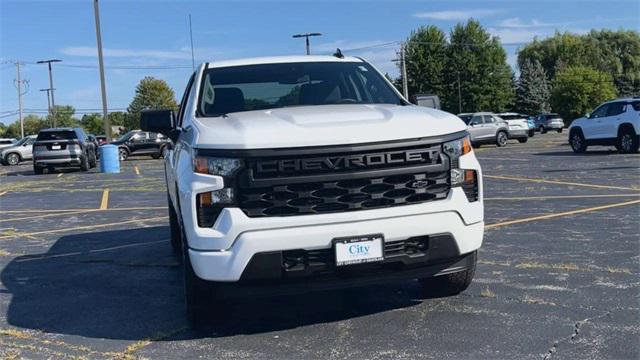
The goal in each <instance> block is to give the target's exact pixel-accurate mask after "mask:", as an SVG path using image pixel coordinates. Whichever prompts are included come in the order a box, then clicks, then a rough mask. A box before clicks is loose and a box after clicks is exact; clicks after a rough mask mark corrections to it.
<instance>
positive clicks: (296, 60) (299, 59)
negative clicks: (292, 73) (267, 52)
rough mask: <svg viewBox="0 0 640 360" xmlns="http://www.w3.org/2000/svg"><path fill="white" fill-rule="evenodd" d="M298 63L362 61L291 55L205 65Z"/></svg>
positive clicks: (213, 66) (352, 58)
mask: <svg viewBox="0 0 640 360" xmlns="http://www.w3.org/2000/svg"><path fill="white" fill-rule="evenodd" d="M299 62H362V59H360V58H357V57H353V56H345V57H344V58H338V57H335V56H331V55H292V56H269V57H255V58H245V59H235V60H222V61H214V62H210V63H207V64H206V68H207V69H212V68H221V67H230V66H242V65H259V64H282V63H299Z"/></svg>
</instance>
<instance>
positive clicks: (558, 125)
mask: <svg viewBox="0 0 640 360" xmlns="http://www.w3.org/2000/svg"><path fill="white" fill-rule="evenodd" d="M535 122H536V129H537V130H538V131H540V133H542V134H544V133H546V132H547V131H549V130H555V131H557V132H559V133H561V132H562V129H564V120H563V119H562V118H561V117H560V115H558V114H540V115H538V116H536V119H535Z"/></svg>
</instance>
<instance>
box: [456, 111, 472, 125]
mask: <svg viewBox="0 0 640 360" xmlns="http://www.w3.org/2000/svg"><path fill="white" fill-rule="evenodd" d="M472 116H473V115H471V114H469V115H458V117H459V118H460V119H462V121H464V123H465V124H467V125H468V124H469V121H471V117H472Z"/></svg>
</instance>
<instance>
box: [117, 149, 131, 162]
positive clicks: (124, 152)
mask: <svg viewBox="0 0 640 360" xmlns="http://www.w3.org/2000/svg"><path fill="white" fill-rule="evenodd" d="M118 154H119V156H120V161H125V160H127V158H128V157H129V150H127V149H125V148H118Z"/></svg>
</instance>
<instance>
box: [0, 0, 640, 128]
mask: <svg viewBox="0 0 640 360" xmlns="http://www.w3.org/2000/svg"><path fill="white" fill-rule="evenodd" d="M100 9H101V22H102V32H103V47H104V51H105V65H106V67H107V71H106V76H107V93H108V102H109V108H110V109H113V110H119V109H124V108H126V107H127V105H128V104H129V102H130V101H131V99H132V97H133V95H134V90H135V85H136V84H137V83H138V81H139V80H140V79H141V78H143V77H144V76H146V75H150V76H154V77H158V78H162V79H165V80H166V81H168V83H169V84H170V85H171V86H172V87H173V88H174V90H175V91H176V97H178V98H179V97H180V96H181V94H182V91H183V88H184V86H185V84H186V81H187V79H188V76H189V74H190V73H191V53H190V50H189V32H188V31H189V29H188V15H189V14H191V16H192V21H193V37H194V46H195V56H196V62H202V61H209V60H214V59H230V58H238V57H253V56H265V55H283V54H302V53H303V52H304V41H303V40H300V39H292V38H291V35H292V34H294V33H299V32H322V33H323V34H324V35H323V36H322V37H320V38H315V39H313V41H312V51H313V52H314V53H324V54H328V53H331V52H332V51H333V50H335V48H336V47H340V48H341V49H345V50H346V49H355V48H362V47H368V48H366V49H361V50H357V51H351V52H348V51H345V53H347V54H352V55H359V56H364V57H365V58H367V59H369V60H370V61H371V62H372V63H374V65H376V66H377V67H378V68H380V69H381V70H382V71H386V72H389V73H391V74H392V75H394V76H395V75H396V74H397V69H396V67H395V65H394V63H392V62H391V60H392V59H393V58H394V57H395V52H396V50H397V49H398V47H399V45H397V43H393V44H389V45H382V46H376V45H380V44H387V43H390V42H397V41H401V40H404V39H406V37H407V36H408V34H409V33H410V32H411V30H413V29H415V28H417V27H418V26H420V25H430V24H433V25H436V26H438V27H440V28H442V29H443V30H445V32H448V31H449V29H450V28H451V27H452V26H453V25H455V24H456V23H457V22H460V21H465V20H466V19H468V18H469V17H473V18H476V19H478V20H479V21H480V22H481V23H482V24H483V26H485V28H486V29H488V30H489V31H490V32H491V33H492V34H494V35H497V36H499V37H500V38H501V40H502V42H503V43H504V44H505V49H506V50H507V53H508V57H509V62H510V63H511V64H513V63H514V61H515V53H516V51H517V48H518V46H519V44H521V43H523V42H527V41H529V40H531V39H533V37H534V36H537V37H539V38H544V37H545V36H548V35H550V34H553V32H554V31H556V30H559V31H571V32H578V33H582V32H586V31H589V30H590V29H592V28H595V29H601V28H609V29H620V28H622V29H635V30H638V28H639V27H640V20H639V19H640V2H639V1H637V0H618V1H615V0H614V1H606V2H604V1H559V0H556V1H540V0H539V1H523V0H522V1H519V0H514V1H507V0H504V1H479V0H477V1H438V0H432V1H351V2H348V1H313V2H310V1H297V2H276V1H259V2H249V1H242V2H235V1H224V2H222V1H200V2H197V1H195V2H194V1H178V0H175V1H161V2H160V1H135V2H134V1H115V0H100ZM95 46H96V37H95V24H94V18H93V2H92V1H91V0H83V1H79V0H78V1H55V0H54V1H27V0H21V1H17V0H15V1H12V0H0V121H2V122H4V123H9V122H13V121H14V120H15V119H17V115H15V116H14V115H11V113H10V112H11V111H15V110H17V108H18V101H17V94H16V90H15V88H14V83H13V81H14V78H15V72H16V71H15V66H13V65H11V62H12V61H15V60H21V61H23V62H25V66H24V67H23V70H24V71H23V75H22V76H23V78H25V79H28V80H29V90H28V92H27V93H26V95H25V96H24V108H25V109H28V110H27V111H26V113H29V112H30V111H31V112H32V111H41V110H43V109H46V108H47V100H46V95H45V93H44V92H41V91H39V89H43V88H47V87H48V86H49V84H48V74H47V70H46V66H44V65H35V64H33V63H34V62H35V61H37V60H42V59H49V58H58V59H62V60H63V62H62V63H60V64H55V65H54V67H55V69H54V85H55V87H56V89H57V90H56V93H55V98H56V104H69V105H73V106H74V107H76V108H78V109H87V110H82V111H90V110H89V109H99V108H101V101H100V84H99V74H98V70H97V51H96V47H95ZM371 46H373V47H371ZM96 112H99V111H96Z"/></svg>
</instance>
